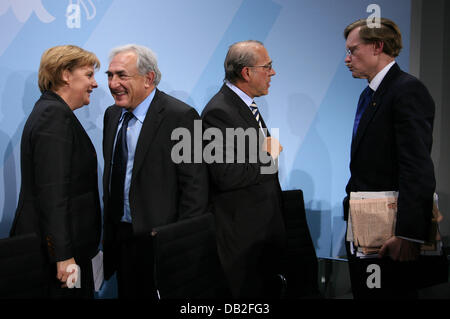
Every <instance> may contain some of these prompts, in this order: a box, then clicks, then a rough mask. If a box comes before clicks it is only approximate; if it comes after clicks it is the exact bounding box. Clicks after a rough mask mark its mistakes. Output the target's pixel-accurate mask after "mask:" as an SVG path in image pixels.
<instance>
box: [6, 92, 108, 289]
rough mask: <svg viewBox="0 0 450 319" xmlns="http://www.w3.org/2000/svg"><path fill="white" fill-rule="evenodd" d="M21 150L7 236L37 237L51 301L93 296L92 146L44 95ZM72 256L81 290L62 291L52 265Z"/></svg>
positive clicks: (96, 223)
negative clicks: (13, 210) (15, 201)
mask: <svg viewBox="0 0 450 319" xmlns="http://www.w3.org/2000/svg"><path fill="white" fill-rule="evenodd" d="M20 151H21V155H20V158H21V173H22V184H21V189H20V196H19V203H18V206H17V210H16V216H15V218H14V222H13V225H12V228H11V236H17V235H24V234H29V233H33V232H34V233H36V234H38V235H39V236H40V238H41V240H42V243H43V245H45V250H46V251H47V252H48V254H47V255H48V261H49V267H50V269H49V284H50V288H51V290H50V291H51V296H52V297H53V296H60V295H65V294H69V295H70V294H72V293H73V294H75V295H77V296H79V297H81V296H85V297H93V289H94V287H93V279H92V269H91V268H92V266H91V258H93V257H94V256H95V254H96V253H97V251H98V246H99V244H100V235H101V211H100V199H99V194H98V180H97V154H96V152H95V148H94V145H92V142H91V140H90V139H89V136H88V135H87V134H86V131H85V130H84V128H83V127H82V125H81V124H80V122H79V121H78V119H77V118H76V116H75V114H74V113H73V111H72V110H71V109H70V108H69V106H68V105H67V104H66V103H65V102H64V100H63V99H62V98H61V97H60V96H59V95H57V94H56V93H53V92H51V91H46V92H44V93H43V94H42V96H41V98H40V99H39V100H38V101H37V102H36V105H35V106H34V108H33V111H32V112H31V114H30V116H29V117H28V119H27V122H26V123H25V127H24V130H23V134H22V142H21V149H20ZM72 257H73V258H74V259H75V262H76V263H77V264H78V265H80V268H81V271H82V276H81V289H68V288H63V289H61V288H60V286H61V282H59V281H58V280H57V279H56V267H55V266H54V265H55V264H54V263H55V262H57V261H63V260H67V259H69V258H72ZM81 290H82V291H81ZM43 297H45V296H43Z"/></svg>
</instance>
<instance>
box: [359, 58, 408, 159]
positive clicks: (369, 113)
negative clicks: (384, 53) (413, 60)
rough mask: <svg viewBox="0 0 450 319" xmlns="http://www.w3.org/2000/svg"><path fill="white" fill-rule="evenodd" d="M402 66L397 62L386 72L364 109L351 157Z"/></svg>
mask: <svg viewBox="0 0 450 319" xmlns="http://www.w3.org/2000/svg"><path fill="white" fill-rule="evenodd" d="M400 71H401V70H400V68H399V66H398V65H397V63H395V64H394V65H393V66H392V67H391V69H390V70H389V72H388V73H387V74H386V76H385V77H384V79H383V80H382V81H381V83H380V86H379V87H378V89H377V90H376V91H375V93H374V95H373V96H372V99H371V101H370V103H369V105H368V106H367V109H366V110H365V111H364V114H363V115H362V117H361V120H360V122H359V125H358V130H357V131H356V136H355V138H354V139H353V141H352V148H351V150H352V154H351V157H352V158H353V156H354V154H355V153H356V151H357V149H358V146H359V145H360V143H361V140H362V139H363V138H364V134H365V132H366V130H367V127H368V126H369V124H370V123H371V122H372V120H373V117H374V116H375V114H376V113H377V111H378V110H379V108H380V107H381V105H382V100H383V96H384V94H385V92H386V89H387V88H389V86H390V84H391V83H392V81H393V79H394V78H395V77H397V75H398V74H399V73H400Z"/></svg>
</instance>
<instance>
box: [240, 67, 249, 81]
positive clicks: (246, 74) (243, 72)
mask: <svg viewBox="0 0 450 319" xmlns="http://www.w3.org/2000/svg"><path fill="white" fill-rule="evenodd" d="M241 76H242V79H244V80H245V82H248V81H249V80H250V68H249V67H247V66H244V67H243V68H242V70H241Z"/></svg>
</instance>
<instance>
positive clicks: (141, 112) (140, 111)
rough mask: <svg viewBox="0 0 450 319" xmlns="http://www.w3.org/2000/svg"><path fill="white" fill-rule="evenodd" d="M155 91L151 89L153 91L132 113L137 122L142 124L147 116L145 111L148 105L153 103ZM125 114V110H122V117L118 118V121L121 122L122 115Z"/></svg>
mask: <svg viewBox="0 0 450 319" xmlns="http://www.w3.org/2000/svg"><path fill="white" fill-rule="evenodd" d="M155 93H156V89H153V91H152V92H151V93H150V94H149V95H148V96H147V97H146V98H145V99H144V101H142V102H141V104H139V105H138V106H137V107H136V108H135V109H134V110H133V111H132V113H133V115H134V116H135V117H136V118H137V120H138V121H139V122H141V123H144V119H145V116H146V115H147V111H148V109H149V107H150V104H151V103H152V101H153V98H154V97H155ZM126 112H127V110H126V109H122V115H121V116H120V120H121V121H122V119H123V116H124V114H125V113H126Z"/></svg>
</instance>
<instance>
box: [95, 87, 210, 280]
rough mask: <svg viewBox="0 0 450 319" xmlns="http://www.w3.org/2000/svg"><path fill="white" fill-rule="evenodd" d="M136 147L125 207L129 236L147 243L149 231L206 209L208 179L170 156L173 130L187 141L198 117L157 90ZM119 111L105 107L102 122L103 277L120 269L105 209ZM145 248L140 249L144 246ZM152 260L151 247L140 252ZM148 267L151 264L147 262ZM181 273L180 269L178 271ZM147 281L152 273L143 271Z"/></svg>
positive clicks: (197, 167) (201, 168)
mask: <svg viewBox="0 0 450 319" xmlns="http://www.w3.org/2000/svg"><path fill="white" fill-rule="evenodd" d="M155 90H156V93H155V96H154V98H153V101H152V102H151V104H150V107H149V109H148V111H147V114H146V116H145V120H144V122H143V125H142V129H141V132H140V135H139V139H138V142H137V145H136V152H135V157H134V164H133V172H132V178H131V185H130V193H129V202H130V210H131V217H132V231H133V234H134V236H138V237H139V236H142V237H143V238H145V237H147V238H148V237H150V234H151V232H152V229H153V228H154V227H157V226H161V225H166V224H170V223H173V222H175V221H177V220H180V219H183V218H188V217H192V216H195V215H199V214H203V213H205V212H206V208H207V203H208V176H207V169H206V166H205V165H203V164H189V163H187V164H185V163H180V164H175V163H174V162H173V160H172V158H171V151H172V147H173V145H174V144H176V143H178V141H176V140H174V141H172V140H171V134H172V132H173V130H175V129H177V128H187V129H188V130H189V131H190V132H191V134H192V136H193V132H194V129H193V128H194V120H196V119H199V116H198V113H197V112H196V111H195V109H193V108H192V107H190V106H188V105H187V104H185V103H183V102H181V101H179V100H177V99H175V98H173V97H171V96H169V95H167V94H165V93H164V92H162V91H159V90H158V89H156V88H155ZM122 110H123V108H120V107H118V106H116V105H112V106H110V107H109V108H108V109H107V110H106V112H105V117H104V131H103V156H104V159H105V166H104V175H103V193H104V198H103V200H104V205H105V208H104V210H105V213H104V254H105V276H106V278H109V277H110V276H111V275H112V274H113V273H114V271H115V270H117V267H118V265H119V262H120V261H119V260H118V259H117V253H118V251H117V249H118V246H117V242H116V241H117V236H118V228H117V226H118V224H119V220H117V219H116V218H115V217H114V215H113V213H112V211H113V207H110V189H109V187H110V178H111V161H112V156H113V147H114V145H113V144H114V139H115V135H116V132H117V127H118V123H119V118H120V115H121V113H122ZM144 246H145V244H144ZM144 249H148V253H149V255H150V254H151V246H150V247H149V246H148V245H147V247H144ZM150 262H151V261H150ZM180 267H183V265H180ZM148 272H149V273H150V276H151V275H152V271H151V270H149V271H148Z"/></svg>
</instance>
